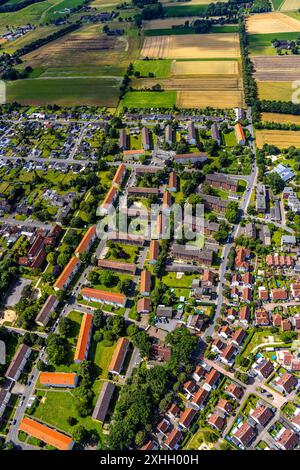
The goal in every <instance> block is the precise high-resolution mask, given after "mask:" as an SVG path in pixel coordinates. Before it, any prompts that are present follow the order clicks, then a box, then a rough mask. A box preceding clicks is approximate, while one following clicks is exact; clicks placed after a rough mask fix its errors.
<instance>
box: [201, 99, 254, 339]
mask: <svg viewBox="0 0 300 470" xmlns="http://www.w3.org/2000/svg"><path fill="white" fill-rule="evenodd" d="M247 118H248V120H249V123H250V124H249V127H248V129H249V132H250V134H251V135H252V136H254V130H253V125H252V114H251V108H250V109H249V110H248V115H247ZM250 148H251V152H252V158H253V164H252V171H251V174H250V175H249V177H248V179H247V181H248V185H247V189H246V191H245V192H244V194H243V197H242V200H241V202H240V212H241V216H240V219H241V218H242V217H243V215H244V213H245V212H246V211H247V209H248V206H249V203H250V199H251V194H252V192H253V190H254V188H255V185H256V182H257V176H258V168H257V166H256V163H255V145H254V141H253V142H250ZM240 231H241V226H240V224H239V223H238V224H235V225H233V229H232V234H231V242H230V243H227V244H226V245H224V247H223V250H222V262H221V265H220V269H219V280H220V282H219V284H218V289H217V307H216V313H215V316H214V321H213V323H212V324H211V325H210V326H209V327H208V328H207V329H206V331H205V333H204V336H203V339H204V340H205V339H206V338H207V337H208V336H212V334H213V332H214V328H215V325H216V321H217V319H218V318H219V317H220V315H221V308H222V304H223V279H224V278H225V273H226V267H227V264H228V255H229V252H230V250H231V248H232V247H233V246H234V239H235V238H236V237H238V236H239V235H240Z"/></svg>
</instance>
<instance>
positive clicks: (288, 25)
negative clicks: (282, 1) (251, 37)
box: [247, 0, 300, 34]
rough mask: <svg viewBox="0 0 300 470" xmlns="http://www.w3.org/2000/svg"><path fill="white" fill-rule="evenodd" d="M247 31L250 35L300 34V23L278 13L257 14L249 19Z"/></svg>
mask: <svg viewBox="0 0 300 470" xmlns="http://www.w3.org/2000/svg"><path fill="white" fill-rule="evenodd" d="M288 1H290V0H288ZM247 31H248V33H249V34H266V33H290V32H291V33H292V32H298V31H299V32H300V21H297V20H296V19H295V18H291V17H290V16H287V15H285V14H284V13H280V12H278V11H274V12H270V13H257V14H255V15H251V16H249V17H248V18H247Z"/></svg>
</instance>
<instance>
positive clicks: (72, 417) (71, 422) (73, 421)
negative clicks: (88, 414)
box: [67, 416, 78, 426]
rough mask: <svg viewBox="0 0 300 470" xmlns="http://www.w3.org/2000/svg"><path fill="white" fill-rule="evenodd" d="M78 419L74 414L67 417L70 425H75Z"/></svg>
mask: <svg viewBox="0 0 300 470" xmlns="http://www.w3.org/2000/svg"><path fill="white" fill-rule="evenodd" d="M77 422H78V421H77V419H76V418H74V416H68V418H67V423H68V424H69V425H70V426H75V425H76V424H77Z"/></svg>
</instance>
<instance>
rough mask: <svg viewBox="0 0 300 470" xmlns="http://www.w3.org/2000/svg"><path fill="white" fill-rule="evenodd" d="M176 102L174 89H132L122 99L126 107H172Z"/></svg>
mask: <svg viewBox="0 0 300 470" xmlns="http://www.w3.org/2000/svg"><path fill="white" fill-rule="evenodd" d="M175 103H176V91H162V92H153V91H152V92H151V91H149V92H147V91H132V92H128V93H126V95H125V96H124V98H123V100H122V104H123V106H126V107H127V108H172V107H173V106H174V104H175Z"/></svg>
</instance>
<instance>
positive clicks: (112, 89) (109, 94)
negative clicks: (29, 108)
mask: <svg viewBox="0 0 300 470" xmlns="http://www.w3.org/2000/svg"><path fill="white" fill-rule="evenodd" d="M119 86H120V80H119V79H117V78H108V77H107V78H105V77H102V78H86V77H84V78H69V79H68V78H67V79H65V78H53V79H49V80H45V79H27V80H17V81H14V82H9V83H8V84H7V101H8V102H13V101H17V102H19V103H22V104H30V105H46V104H47V103H48V104H58V105H62V106H75V105H77V106H79V105H91V106H93V105H98V106H108V107H115V106H116V105H117V103H118V97H119Z"/></svg>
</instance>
